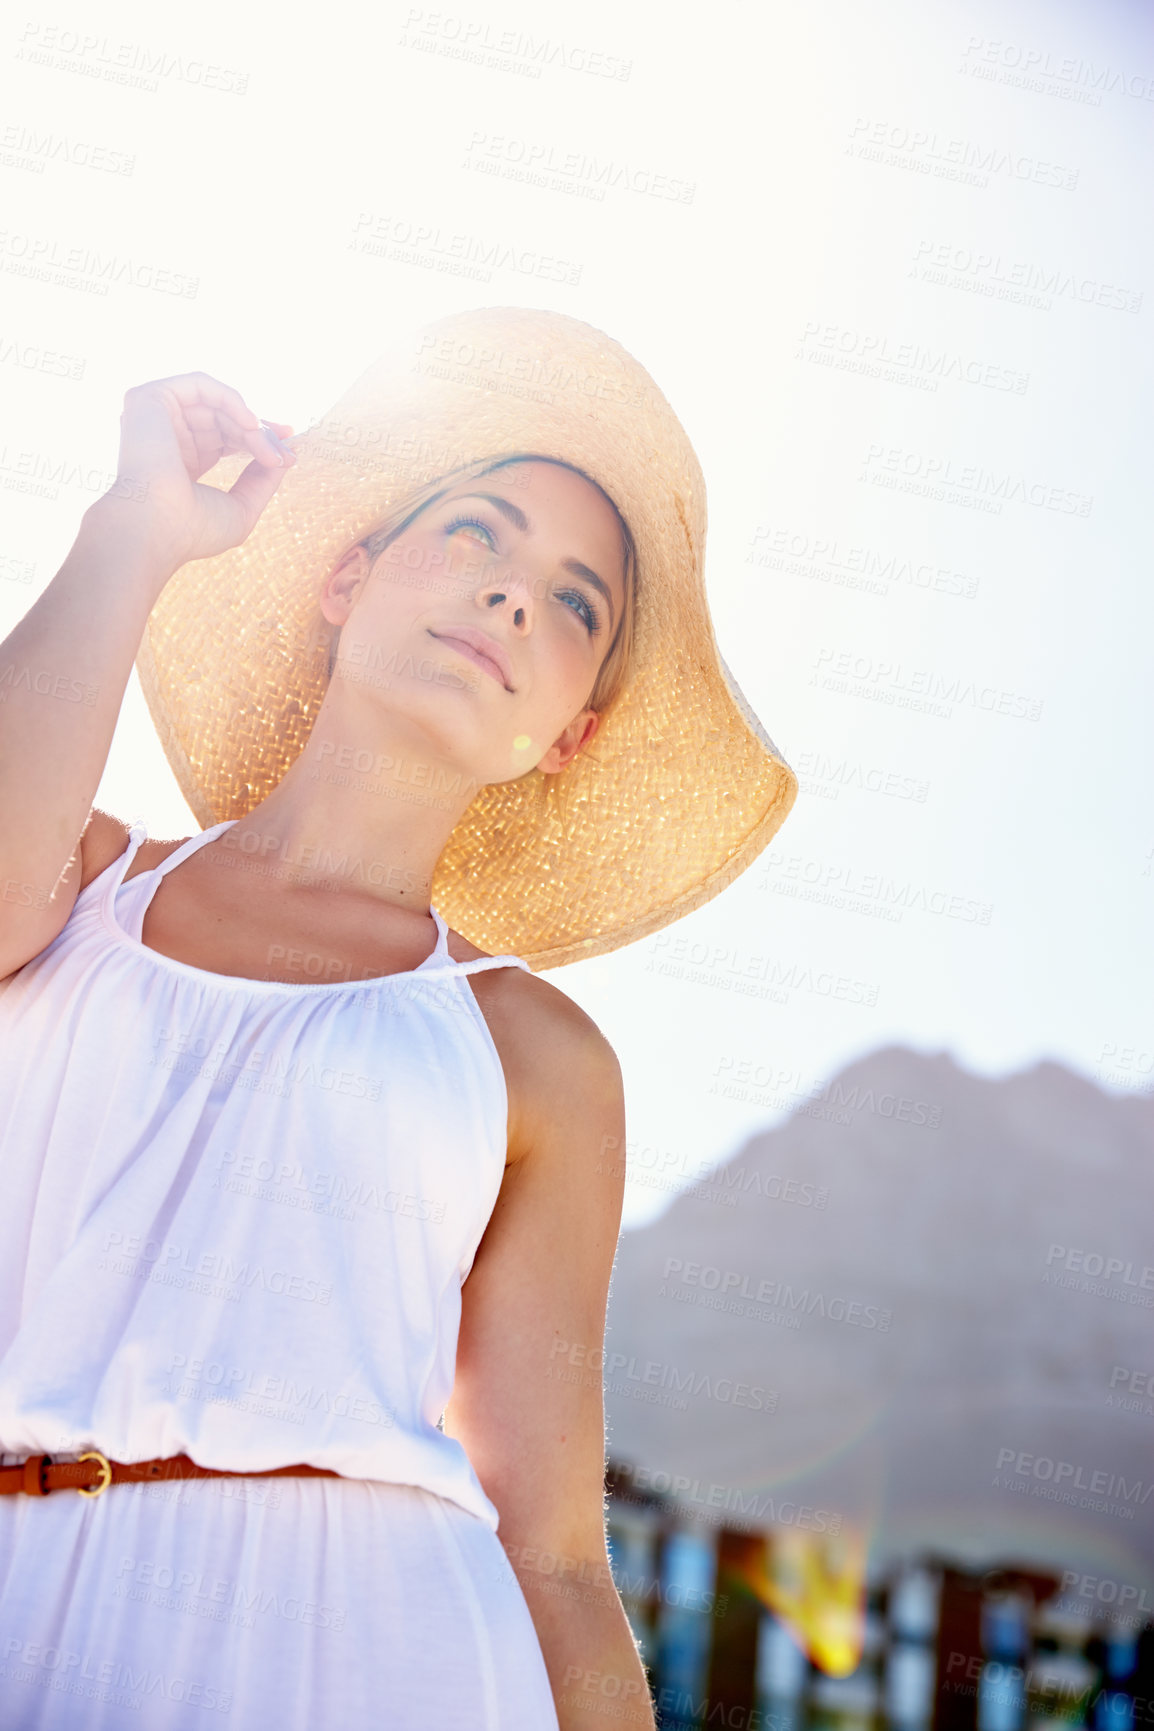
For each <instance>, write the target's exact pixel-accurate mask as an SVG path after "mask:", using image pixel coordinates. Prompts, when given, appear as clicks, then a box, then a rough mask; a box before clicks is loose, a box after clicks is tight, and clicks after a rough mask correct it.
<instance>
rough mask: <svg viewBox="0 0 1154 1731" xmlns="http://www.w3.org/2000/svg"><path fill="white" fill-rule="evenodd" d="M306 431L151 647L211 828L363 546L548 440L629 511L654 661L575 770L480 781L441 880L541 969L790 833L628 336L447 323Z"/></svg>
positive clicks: (210, 479) (218, 470)
mask: <svg viewBox="0 0 1154 1731" xmlns="http://www.w3.org/2000/svg"><path fill="white" fill-rule="evenodd" d="M293 448H294V450H295V452H296V455H297V463H296V465H295V466H294V467H292V468H290V469H289V470H288V471H287V473H286V474H285V475H284V477H283V478H282V480H281V484H280V487H279V488H278V490H277V492H276V493H275V494H274V495H273V497H272V499H271V500H270V502H269V503H268V505H266V507H265V509H264V511H263V513H262V514H261V517H260V519H259V520H258V522H257V524H256V526H255V528H254V529H253V532H252V533H251V534H250V535H249V537H248V539H247V540H246V541H244V542H242V543H241V545H240V546H239V547H234V548H232V549H230V550H229V551H228V552H226V553H223V554H221V555H219V556H218V557H214V558H211V559H196V560H192V561H191V562H190V563H188V564H186V565H184V566H182V567H181V568H180V570H178V571H177V572H176V573H175V575H174V576H173V577H171V578H170V579H169V581H168V583H167V584H166V585H165V587H164V589H163V590H162V591H161V594H160V597H159V599H158V600H157V602H156V605H155V606H154V608H153V610H152V613H151V615H150V617H149V620H148V624H147V627H146V630H145V634H144V639H143V641H142V644H141V648H140V652H139V654H138V656H137V668H138V671H139V674H140V682H141V685H142V687H143V690H144V695H145V698H146V700H147V703H148V707H149V710H150V712H151V714H152V718H153V721H154V722H155V724H156V727H157V731H158V733H159V735H160V739H161V743H162V745H163V747H164V751H165V754H166V755H167V758H168V761H169V763H170V764H171V765H172V768H173V771H174V773H175V775H176V779H177V781H178V782H179V784H180V788H181V791H182V793H183V794H184V797H185V798H186V800H187V801H188V803H189V805H190V806H191V807H192V810H193V811H194V812H195V814H196V816H197V819H198V820H199V822H200V823H201V825H202V826H203V827H204V828H209V827H210V826H212V825H213V824H217V823H220V822H222V821H224V820H225V819H228V818H241V817H244V816H245V815H246V814H247V813H248V812H249V811H250V810H251V809H252V807H253V806H255V805H257V804H258V803H259V802H260V801H261V800H262V799H265V798H266V797H267V796H268V795H269V794H270V793H271V792H272V790H273V788H274V787H275V786H276V785H277V783H278V782H279V781H280V779H281V777H282V776H283V775H284V773H285V771H286V770H287V769H288V767H289V765H290V764H291V763H292V761H293V760H294V759H295V758H296V757H297V755H298V753H299V752H300V751H301V750H302V749H303V747H304V745H305V743H306V741H307V740H308V736H309V733H310V731H311V729H312V725H313V722H314V721H315V719H316V715H317V711H318V709H319V707H320V704H321V700H322V698H323V697H324V694H325V689H326V685H327V682H328V648H329V644H330V641H331V629H332V628H331V627H329V626H328V625H327V624H326V623H325V622H324V620H323V616H322V614H321V612H320V608H319V605H318V601H317V596H318V592H319V588H320V584H321V582H322V580H323V579H324V577H325V576H326V574H327V572H328V571H329V569H330V568H331V565H332V564H333V563H334V562H335V560H336V558H337V557H338V555H339V554H340V553H341V552H342V551H343V550H344V548H345V547H346V546H347V545H348V544H349V542H350V541H352V540H355V539H357V538H359V537H360V536H361V535H364V534H366V533H367V532H368V530H369V529H370V528H372V527H374V526H375V524H376V522H377V521H378V520H379V519H380V518H381V517H383V516H384V515H385V514H386V513H387V512H388V511H389V510H390V509H391V508H392V507H393V506H394V505H396V504H399V503H400V502H401V501H402V500H403V499H404V498H405V496H406V495H407V494H409V493H411V492H413V491H414V490H415V489H417V488H419V487H421V486H423V485H426V484H427V483H428V482H429V481H431V480H433V479H434V478H435V477H437V476H439V475H443V474H445V473H446V472H447V471H449V470H452V469H455V468H457V467H459V466H460V465H462V464H465V463H470V462H474V461H476V460H478V459H481V458H488V457H491V458H498V457H502V456H509V455H512V454H514V453H517V452H533V453H538V454H539V455H541V456H543V457H557V458H561V459H563V460H565V461H566V462H569V463H572V464H574V465H576V467H578V468H580V469H583V470H584V471H585V472H586V473H587V474H588V475H590V476H592V477H593V479H594V480H596V481H597V482H598V484H599V485H600V486H601V487H603V488H604V490H605V491H606V493H608V494H609V496H610V498H611V499H612V500H613V501H614V503H615V504H616V505H617V507H618V510H619V511H620V512H621V514H622V516H623V517H624V519H625V521H626V523H627V524H628V525H629V528H630V530H631V532H632V535H633V540H634V544H635V548H636V556H637V557H636V603H635V605H636V615H635V635H634V642H633V653H632V658H631V661H630V664H629V666H628V668H627V670H626V681H625V686H624V689H623V690H622V692H621V694H620V695H619V697H618V698H617V701H616V703H615V704H613V705H611V706H610V708H609V711H608V713H607V715H605V716H604V717H603V718H602V721H601V725H600V727H599V729H598V732H597V733H596V734H595V735H594V737H593V739H592V740H591V741H590V742H589V743H588V744H587V745H586V746H585V747H584V748H583V749H582V750H581V751H580V752H579V753H578V754H577V756H576V757H575V758H574V759H573V760H572V762H570V763H569V764H568V765H567V766H566V768H565V769H563V770H562V771H560V772H559V773H558V774H557V775H544V774H543V773H542V772H541V771H540V770H537V769H532V770H530V771H528V772H527V773H526V774H525V775H523V776H521V777H520V778H519V779H518V780H516V781H509V782H503V783H498V784H493V785H490V786H487V787H483V788H482V789H481V790H480V791H479V792H478V794H477V796H476V798H475V799H474V800H473V802H472V804H471V805H470V806H469V807H468V809H467V810H466V811H465V813H464V814H463V816H462V817H461V819H460V821H459V823H458V824H457V826H456V828H455V829H454V830H453V832H452V834H451V835H450V837H449V841H448V844H447V846H446V848H445V850H444V853H443V854H442V855H441V858H440V860H439V862H438V864H437V869H436V872H435V874H434V879H433V884H432V901H433V902H434V904H435V906H436V907H437V908H438V910H439V911H440V913H441V914H443V916H444V917H445V919H446V920H447V921H448V922H449V925H450V926H451V927H453V928H455V929H456V930H458V931H460V932H461V933H462V934H463V935H464V936H465V937H466V938H468V939H469V941H470V942H471V943H473V944H476V945H477V946H478V947H479V948H482V949H485V950H488V951H489V952H491V953H493V954H502V955H504V954H510V953H511V954H514V955H519V956H522V957H523V958H524V959H525V961H527V962H528V963H529V964H530V966H531V967H532V968H533V969H534V970H538V971H539V970H540V969H543V968H554V967H560V966H562V965H563V964H564V963H566V962H576V961H583V960H586V959H588V958H589V957H592V956H598V955H603V954H605V953H606V952H607V951H609V950H614V949H617V948H619V947H620V946H621V945H623V944H628V943H632V942H633V941H635V940H636V939H638V938H641V937H644V936H645V935H646V934H647V933H649V932H655V931H658V930H659V929H660V928H661V927H662V926H666V925H668V924H669V923H670V922H671V921H672V920H676V919H679V918H680V917H681V916H682V915H683V914H687V913H690V912H691V911H692V910H693V909H694V908H697V907H700V906H701V905H702V903H704V902H707V901H709V900H711V899H712V897H714V896H715V895H717V894H718V893H719V892H720V891H721V890H723V889H724V888H725V887H726V885H727V884H729V883H731V882H732V881H733V879H734V878H736V877H737V876H738V875H739V874H740V873H741V872H743V871H744V870H745V869H746V867H747V866H748V865H750V864H751V863H752V861H753V860H754V859H755V858H756V857H757V855H758V854H759V853H760V852H761V851H762V849H763V848H764V847H766V845H767V844H768V843H769V841H770V840H771V839H772V837H773V836H774V834H775V833H776V831H777V830H778V829H779V827H780V826H781V824H782V823H783V822H784V820H785V818H786V816H787V815H788V813H789V810H790V808H791V806H792V805H793V802H794V799H795V798H796V796H797V778H796V776H795V775H794V773H793V770H792V769H791V768H790V767H789V765H788V764H787V763H786V761H785V760H784V758H783V757H782V756H781V754H780V753H779V752H778V751H777V749H776V747H775V746H774V744H773V741H772V740H771V739H770V738H769V736H768V734H767V733H766V732H765V730H764V728H763V727H762V726H761V724H760V722H759V721H758V719H757V717H756V716H755V715H754V713H753V711H752V710H751V708H750V706H749V704H748V703H747V702H746V700H745V698H744V696H743V695H742V693H741V691H740V690H739V689H738V686H737V684H736V682H735V681H734V679H733V676H732V674H731V673H730V671H729V669H728V668H727V667H726V665H725V662H724V661H723V660H722V657H721V654H720V652H719V650H718V647H717V642H716V640H715V638H714V635H713V627H712V623H711V621H710V617H709V609H708V605H707V602H706V597H705V583H704V571H703V559H704V552H705V483H704V479H703V477H702V473H701V468H700V465H699V464H698V461H697V457H696V455H695V454H694V451H693V448H692V446H691V445H690V443H689V440H688V438H687V437H686V435H685V432H684V430H683V429H682V427H681V424H680V422H679V421H678V419H677V417H676V415H675V414H674V413H673V410H672V409H671V408H670V406H669V404H668V403H667V402H666V400H665V398H664V396H662V394H661V392H660V391H659V390H658V388H657V386H656V385H655V384H654V382H653V380H652V379H651V378H650V377H649V374H648V373H647V372H646V371H645V369H644V368H643V367H642V366H641V365H640V364H639V363H638V362H637V361H635V360H634V359H633V357H632V356H631V355H630V354H628V353H627V352H626V350H625V349H623V348H622V347H621V345H620V344H619V343H617V342H615V341H614V340H613V339H612V338H611V337H608V336H606V335H605V333H604V332H603V331H599V330H595V329H594V328H593V327H592V326H591V325H587V324H584V323H582V322H581V321H580V320H578V319H573V318H569V317H568V316H567V315H565V314H562V313H556V312H547V311H537V310H526V309H524V308H521V307H484V308H481V309H479V310H476V311H473V312H466V313H461V314H458V315H455V316H453V317H450V318H445V319H441V320H439V321H437V322H436V323H434V324H431V325H428V326H426V327H425V328H424V329H423V330H421V331H418V332H417V333H416V334H415V335H412V336H409V337H407V338H405V339H403V340H402V341H400V342H398V343H397V344H396V345H395V346H394V347H393V348H391V349H390V350H389V351H388V352H386V353H385V354H384V355H382V356H381V357H380V358H379V359H378V360H377V361H375V362H374V363H373V364H372V365H371V366H370V367H368V368H367V369H366V371H365V372H364V373H362V374H361V376H360V378H359V379H357V380H356V382H355V383H354V384H353V385H352V386H351V387H350V388H349V389H348V390H347V391H346V392H345V394H344V395H343V396H342V397H341V398H340V400H339V401H338V402H337V403H336V405H335V406H334V407H333V409H332V410H331V411H330V413H329V414H328V415H327V416H326V417H325V419H324V420H323V421H322V422H321V423H320V424H319V425H317V426H314V427H312V428H310V429H309V430H308V431H307V432H305V433H303V434H301V435H299V436H298V437H297V438H296V439H295V440H294V442H293ZM249 460H250V459H249V457H248V455H247V454H239V455H234V456H230V457H227V458H223V459H222V460H221V461H220V462H219V463H218V464H217V465H216V466H215V468H213V469H212V470H211V471H210V472H209V473H208V474H207V475H205V476H204V477H203V480H204V481H205V482H206V483H207V484H209V485H212V486H220V487H223V488H228V487H231V485H232V484H233V481H234V480H235V479H236V478H237V476H238V475H239V474H240V472H241V470H242V469H243V468H244V467H245V465H246V464H247V463H248V461H249ZM318 625H319V626H320V627H322V629H321V630H318ZM365 743H368V742H365ZM549 783H552V784H556V785H554V786H547V785H545V784H549ZM562 784H563V785H562ZM401 792H402V794H403V793H404V790H403V789H402V790H401ZM409 797H413V795H412V794H410V795H409ZM416 797H421V796H420V795H417V796H416ZM425 797H427V796H425Z"/></svg>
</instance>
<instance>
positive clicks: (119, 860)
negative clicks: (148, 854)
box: [88, 817, 148, 904]
mask: <svg viewBox="0 0 1154 1731" xmlns="http://www.w3.org/2000/svg"><path fill="white" fill-rule="evenodd" d="M147 839H148V826H147V824H146V823H145V822H144V819H143V818H140V817H134V818H133V820H132V822H131V823H130V824H129V826H128V846H127V847H126V848H125V850H124V852H123V853H121V854H117V856H116V858H115V859H114V860H113V861H112V863H111V865H108V866H106V867H105V869H104V870H103V871H102V872H101V873H100V874H99V876H98V877H95V878H93V880H92V883H91V884H89V886H88V887H89V889H92V888H93V887H94V886H95V885H96V884H98V883H100V882H101V880H103V882H104V893H103V895H102V897H101V900H102V901H103V902H105V903H106V904H107V902H108V901H109V900H110V898H111V897H112V896H114V895H115V894H116V892H117V890H118V889H119V888H120V886H121V884H122V883H123V882H124V874H125V872H126V871H127V870H128V868H129V866H130V865H131V864H132V862H133V860H134V859H135V858H136V850H137V848H138V847H139V846H140V844H141V842H142V841H147Z"/></svg>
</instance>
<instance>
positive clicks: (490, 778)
mask: <svg viewBox="0 0 1154 1731" xmlns="http://www.w3.org/2000/svg"><path fill="white" fill-rule="evenodd" d="M624 605H625V572H624V556H623V549H622V545H621V531H620V527H619V525H618V521H617V517H616V514H615V513H614V511H613V509H612V507H611V506H610V505H609V503H608V501H607V500H606V499H605V498H604V496H603V495H602V494H601V493H600V492H599V491H598V489H597V488H596V487H593V486H591V485H590V483H589V482H588V481H586V480H585V479H584V478H583V477H582V476H581V475H577V474H574V473H573V471H572V470H571V469H565V468H561V467H559V466H558V465H557V464H554V463H544V462H534V461H526V462H521V463H517V464H510V465H509V466H508V467H506V468H502V469H497V470H495V471H493V472H492V473H490V474H487V475H481V476H478V477H474V478H472V479H468V480H464V481H460V482H457V483H456V484H455V485H454V486H453V487H451V488H450V489H449V490H448V491H447V492H446V493H445V495H444V496H443V497H442V498H440V499H438V500H437V501H436V502H435V503H434V504H432V505H427V506H426V507H425V508H424V509H423V510H422V512H421V514H420V515H419V516H418V517H417V518H416V519H415V521H414V522H412V523H410V524H409V526H408V528H407V529H405V530H404V531H403V532H402V533H401V534H400V535H398V536H397V537H396V539H395V540H394V541H392V542H391V543H390V545H389V546H388V547H386V548H384V549H383V551H382V552H381V553H379V554H378V555H377V557H376V558H375V559H370V556H369V554H368V553H367V552H366V550H365V549H364V548H356V549H354V550H353V552H352V553H350V554H348V555H346V557H345V559H343V560H342V561H341V563H340V564H339V565H338V566H337V567H336V568H335V570H334V572H333V573H332V575H331V576H330V577H329V579H328V582H327V583H326V585H325V590H324V592H323V598H322V607H323V610H324V612H325V617H326V618H327V619H329V620H331V621H332V622H333V623H334V624H339V625H341V626H342V627H343V630H342V634H341V644H340V661H341V666H342V677H344V676H346V670H347V676H348V677H350V678H351V679H352V680H354V681H356V689H357V690H358V691H359V692H364V693H366V694H379V696H380V699H381V701H382V702H383V703H386V704H387V705H388V707H389V709H390V710H391V711H393V712H395V711H396V710H397V708H398V707H400V708H401V709H403V711H404V714H405V715H406V717H407V718H408V720H409V721H410V723H412V724H415V725H417V726H420V727H422V728H423V729H424V730H425V731H426V732H428V733H431V734H432V738H431V739H430V744H431V745H432V746H433V748H434V749H435V750H437V751H438V752H440V753H441V754H442V755H446V756H450V757H452V758H454V759H456V760H458V761H461V762H463V763H464V764H465V765H466V766H467V768H468V771H469V773H470V774H471V775H473V776H474V777H475V778H476V779H477V781H478V782H480V783H482V784H488V783H491V782H503V781H511V780H514V779H515V778H516V777H517V776H519V775H524V774H525V773H526V771H527V770H529V769H532V768H533V767H534V766H537V767H540V768H541V769H543V770H546V771H554V770H558V769H561V768H563V767H564V765H565V764H566V763H568V762H569V761H570V760H571V759H572V757H573V756H574V755H575V754H576V752H577V750H578V749H579V748H580V746H581V745H582V744H584V743H585V742H586V741H587V740H588V739H590V738H591V737H592V735H593V734H594V733H595V732H596V729H597V717H596V715H595V714H594V712H593V711H592V710H590V709H588V708H587V707H586V704H587V700H588V698H589V696H590V694H591V692H592V689H593V686H594V683H595V682H596V679H597V675H598V673H599V672H600V669H601V664H602V662H603V660H604V658H605V654H606V651H607V650H608V648H609V645H610V643H611V642H612V640H613V636H614V633H615V631H616V629H617V626H618V623H619V621H620V618H621V612H622V609H623V607H624ZM346 620H348V624H347V625H345V621H346ZM459 632H473V633H483V634H484V636H485V638H487V639H490V640H491V644H489V645H486V644H485V643H483V642H481V643H480V644H479V645H478V646H476V648H475V652H474V655H473V656H470V655H469V652H468V648H467V647H466V646H465V645H464V644H463V642H462V640H461V639H460V638H459V637H458V638H454V633H459ZM490 648H491V649H492V653H493V654H494V655H495V657H496V660H497V666H496V667H495V666H494V665H493V663H492V662H489V661H488V659H487V655H488V651H489V649H490ZM477 654H480V655H481V656H482V657H483V658H485V659H484V660H483V661H479V660H478V659H476V655H477ZM358 669H359V670H360V671H358Z"/></svg>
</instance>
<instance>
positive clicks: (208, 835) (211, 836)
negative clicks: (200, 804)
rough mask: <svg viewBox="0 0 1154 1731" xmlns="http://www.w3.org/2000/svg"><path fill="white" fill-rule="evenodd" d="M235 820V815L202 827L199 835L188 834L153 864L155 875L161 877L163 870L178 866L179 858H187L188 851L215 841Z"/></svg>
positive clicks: (190, 851)
mask: <svg viewBox="0 0 1154 1731" xmlns="http://www.w3.org/2000/svg"><path fill="white" fill-rule="evenodd" d="M237 821H238V820H237V819H236V818H235V817H230V818H226V819H225V821H224V822H223V823H214V824H213V826H212V828H211V829H202V830H201V832H200V834H199V835H190V836H189V838H188V840H187V841H184V842H181V844H180V846H179V847H177V848H173V850H172V852H171V853H170V854H168V855H167V856H166V857H165V858H164V859H162V860H161V862H160V864H159V865H158V866H153V868H152V869H153V871H154V872H155V874H156V876H157V877H158V878H162V877H163V876H164V874H165V872H170V871H171V870H172V868H173V866H178V865H179V864H180V862H181V860H185V859H187V858H188V856H189V854H190V853H195V852H196V850H197V848H201V847H205V846H207V844H208V843H209V842H210V841H215V840H216V838H217V836H218V835H220V834H221V833H222V831H224V830H226V829H231V828H232V826H233V824H234V823H236V822H237Z"/></svg>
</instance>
